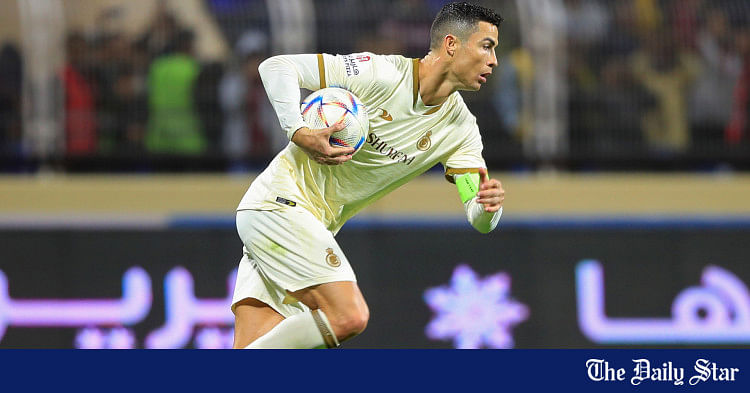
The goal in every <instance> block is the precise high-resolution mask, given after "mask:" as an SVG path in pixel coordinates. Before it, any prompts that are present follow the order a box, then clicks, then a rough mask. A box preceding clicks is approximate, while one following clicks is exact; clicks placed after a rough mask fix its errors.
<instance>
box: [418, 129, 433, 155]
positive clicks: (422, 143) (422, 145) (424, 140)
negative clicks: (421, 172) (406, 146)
mask: <svg viewBox="0 0 750 393" xmlns="http://www.w3.org/2000/svg"><path fill="white" fill-rule="evenodd" d="M430 136H432V131H427V132H425V134H424V135H423V136H422V137H421V138H419V141H418V142H417V150H421V151H427V150H430V147H431V146H432V140H430Z"/></svg>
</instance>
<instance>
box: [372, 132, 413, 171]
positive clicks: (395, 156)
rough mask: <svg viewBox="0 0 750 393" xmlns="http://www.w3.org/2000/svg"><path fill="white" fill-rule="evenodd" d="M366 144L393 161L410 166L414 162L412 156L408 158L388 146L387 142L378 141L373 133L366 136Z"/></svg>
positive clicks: (406, 155)
mask: <svg viewBox="0 0 750 393" xmlns="http://www.w3.org/2000/svg"><path fill="white" fill-rule="evenodd" d="M367 143H369V144H370V146H372V147H373V149H375V150H376V151H378V152H380V153H382V154H383V155H386V156H388V157H389V158H390V159H392V160H394V161H398V162H403V163H404V164H406V165H411V163H412V162H414V156H413V155H412V156H411V157H409V155H408V154H406V153H404V152H402V151H398V150H396V149H394V148H393V146H390V145H389V144H388V142H386V141H384V140H382V139H380V138H379V137H378V136H377V135H375V133H372V132H371V133H370V134H369V135H367Z"/></svg>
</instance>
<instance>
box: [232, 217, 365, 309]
mask: <svg viewBox="0 0 750 393" xmlns="http://www.w3.org/2000/svg"><path fill="white" fill-rule="evenodd" d="M237 232H238V233H239V235H240V239H242V243H243V245H244V247H243V256H242V259H241V260H240V266H239V269H238V271H237V282H236V283H235V286H234V295H233V296H232V311H234V308H235V305H236V304H237V302H239V301H240V300H243V299H247V298H254V299H258V300H260V301H262V302H263V303H266V304H268V305H269V306H271V307H272V308H273V309H274V310H276V311H277V312H279V314H281V315H283V316H284V317H289V316H291V315H294V314H298V313H300V312H303V311H306V310H307V307H306V306H305V305H304V304H302V303H301V302H296V301H294V299H293V298H291V297H288V296H287V291H288V292H295V291H298V290H300V289H304V288H307V287H310V286H313V285H318V284H324V283H328V282H335V281H355V282H356V281H357V279H356V277H355V276H354V271H353V270H352V267H351V265H349V261H348V260H347V259H346V256H345V255H344V253H343V252H342V251H341V248H340V247H339V245H338V244H337V243H336V240H335V239H334V238H333V234H332V233H331V232H330V231H329V230H328V229H326V228H325V226H323V224H322V223H321V222H320V221H318V220H317V219H316V218H315V216H313V215H312V213H310V212H309V211H307V210H305V209H304V208H302V207H299V206H296V207H282V208H280V209H277V210H240V211H238V212H237Z"/></svg>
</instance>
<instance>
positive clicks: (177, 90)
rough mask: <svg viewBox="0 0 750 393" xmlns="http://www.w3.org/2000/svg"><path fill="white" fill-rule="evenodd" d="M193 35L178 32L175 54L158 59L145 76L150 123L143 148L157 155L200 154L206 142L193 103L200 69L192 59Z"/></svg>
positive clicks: (190, 32) (185, 31)
mask: <svg viewBox="0 0 750 393" xmlns="http://www.w3.org/2000/svg"><path fill="white" fill-rule="evenodd" d="M193 42H194V34H193V32H192V31H188V30H184V31H181V32H180V33H179V34H178V36H177V40H176V43H175V45H176V52H175V53H173V54H168V55H164V56H161V57H159V58H157V59H156V60H154V62H153V63H152V64H151V68H150V69H149V74H148V90H149V121H148V131H147V133H146V141H145V142H146V148H147V150H148V151H149V152H151V153H157V154H190V155H195V154H200V153H203V152H204V150H205V148H206V139H205V136H204V135H203V131H202V130H201V127H200V122H199V120H198V116H197V113H196V108H195V105H194V100H193V88H194V86H195V80H196V78H197V77H198V73H199V71H200V66H199V64H198V61H197V60H196V59H195V58H194V56H193Z"/></svg>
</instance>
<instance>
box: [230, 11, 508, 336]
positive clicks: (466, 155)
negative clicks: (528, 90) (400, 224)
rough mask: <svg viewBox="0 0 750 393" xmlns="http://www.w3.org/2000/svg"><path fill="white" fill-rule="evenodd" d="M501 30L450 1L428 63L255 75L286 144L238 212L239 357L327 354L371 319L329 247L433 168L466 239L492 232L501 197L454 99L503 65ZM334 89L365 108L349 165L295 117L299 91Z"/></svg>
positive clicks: (433, 35)
mask: <svg viewBox="0 0 750 393" xmlns="http://www.w3.org/2000/svg"><path fill="white" fill-rule="evenodd" d="M501 22H502V18H501V17H500V16H499V15H497V14H496V13H495V12H493V11H492V10H489V9H487V8H484V7H480V6H476V5H471V4H467V3H452V4H448V5H446V6H445V7H443V9H442V10H441V11H440V12H439V13H438V15H437V16H436V18H435V20H434V22H433V24H432V28H431V30H430V50H429V53H427V55H426V56H425V57H424V58H422V59H407V58H404V57H402V56H381V55H375V54H372V53H358V54H351V55H344V56H341V55H339V56H331V55H327V54H318V55H315V54H309V55H308V54H303V55H284V56H275V57H272V58H269V59H267V60H265V61H264V62H263V63H262V64H261V65H260V67H259V70H260V74H261V77H262V79H263V84H264V87H265V89H266V92H267V94H268V97H269V99H270V101H271V104H272V105H273V108H274V110H275V111H276V114H277V115H278V117H279V121H280V123H281V126H282V128H283V129H284V130H285V131H286V132H287V135H288V137H289V139H290V140H291V142H292V143H290V144H289V145H288V146H287V147H286V148H285V149H283V150H282V151H281V152H280V153H279V154H278V155H277V156H276V157H275V158H274V159H273V161H271V163H270V164H269V166H268V168H266V169H265V170H264V171H263V172H262V173H261V174H260V175H259V176H258V177H257V178H256V179H255V181H253V183H252V184H251V185H250V188H249V189H248V191H247V193H246V194H245V196H244V197H243V198H242V201H241V202H240V204H239V207H238V208H237V230H238V232H239V235H240V238H241V239H242V242H243V244H244V250H243V251H244V255H243V257H242V259H241V260H240V265H239V271H238V274H237V283H236V286H235V292H234V297H233V300H232V311H233V312H234V314H235V334H234V347H235V348H326V347H327V348H333V347H336V346H338V345H339V343H340V342H342V341H344V340H346V339H349V338H351V337H353V336H355V335H357V334H359V333H361V332H362V331H363V330H364V329H365V326H366V325H367V321H368V318H369V310H368V308H367V303H366V302H365V299H364V297H363V296H362V293H361V292H360V290H359V288H358V287H357V283H356V278H355V275H354V272H353V270H352V267H351V265H350V264H349V261H348V260H347V259H346V256H345V255H344V253H343V252H342V251H341V248H339V245H338V244H337V243H336V240H335V239H334V235H335V234H336V233H337V232H338V230H339V229H340V228H341V226H342V225H343V224H344V222H346V220H348V219H349V218H351V217H352V216H354V215H355V214H356V213H357V212H358V211H360V210H361V209H363V208H364V207H365V206H367V205H368V204H370V203H372V202H373V201H375V200H377V199H378V198H380V197H382V196H383V195H385V194H387V193H389V192H390V191H392V190H394V189H396V188H397V187H399V186H401V185H403V184H404V183H406V182H408V181H409V180H411V179H413V178H414V177H416V176H418V175H419V174H421V173H423V172H425V171H427V170H428V169H430V168H431V167H433V166H434V165H435V164H437V163H442V164H443V166H444V167H445V177H446V178H447V179H448V181H450V182H452V183H456V184H457V186H458V191H459V195H460V196H461V199H462V201H463V202H464V209H465V211H466V216H467V218H468V221H469V222H470V223H471V224H472V225H473V226H474V228H476V229H477V230H478V231H479V232H482V233H487V232H489V231H491V230H493V229H494V228H495V227H496V225H497V223H498V221H499V219H500V216H501V214H502V204H503V199H504V195H505V191H504V190H503V188H502V185H501V183H500V182H499V181H498V180H496V179H490V178H489V176H488V174H487V169H486V166H485V162H484V159H483V158H482V140H481V137H480V134H479V130H478V127H477V124H476V118H475V117H474V116H473V115H472V114H471V113H470V112H469V110H468V109H467V108H466V105H465V104H464V102H463V100H462V98H461V96H460V95H459V93H458V90H472V91H475V90H479V88H480V87H481V86H482V84H484V83H486V82H487V78H488V76H489V75H490V74H491V73H492V70H493V68H494V67H495V66H496V65H497V57H496V56H495V47H496V46H497V44H498V27H499V25H500V23H501ZM330 86H336V87H341V88H344V89H347V90H349V91H351V92H353V93H354V94H355V95H357V96H358V97H359V98H360V99H361V100H362V102H363V103H364V104H365V105H366V106H367V111H368V117H369V120H370V134H369V135H368V137H367V140H366V142H365V145H364V147H363V148H362V150H361V151H359V152H358V153H357V154H356V155H354V156H352V152H353V149H351V148H345V147H332V146H331V145H330V144H329V142H328V138H329V136H330V135H331V134H332V133H334V132H336V131H338V130H340V129H341V127H342V126H341V125H340V124H337V125H334V126H332V127H329V128H326V129H321V130H310V129H309V127H307V125H306V124H305V122H304V120H303V118H302V116H301V114H300V91H299V89H300V87H303V88H306V89H310V90H317V89H321V88H325V87H330ZM423 197H425V198H429V195H424V196H423Z"/></svg>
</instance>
